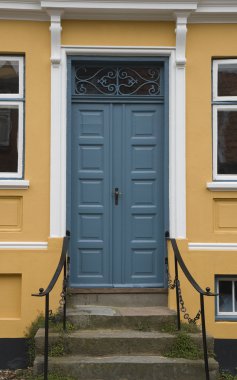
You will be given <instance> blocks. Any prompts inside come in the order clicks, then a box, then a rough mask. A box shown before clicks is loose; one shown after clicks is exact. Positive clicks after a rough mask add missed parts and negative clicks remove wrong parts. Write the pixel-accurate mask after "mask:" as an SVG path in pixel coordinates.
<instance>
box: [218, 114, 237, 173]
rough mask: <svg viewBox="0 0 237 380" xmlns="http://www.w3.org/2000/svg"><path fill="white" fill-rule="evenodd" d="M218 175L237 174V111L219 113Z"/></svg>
mask: <svg viewBox="0 0 237 380" xmlns="http://www.w3.org/2000/svg"><path fill="white" fill-rule="evenodd" d="M218 174H237V110H236V111H227V110H226V111H218Z"/></svg>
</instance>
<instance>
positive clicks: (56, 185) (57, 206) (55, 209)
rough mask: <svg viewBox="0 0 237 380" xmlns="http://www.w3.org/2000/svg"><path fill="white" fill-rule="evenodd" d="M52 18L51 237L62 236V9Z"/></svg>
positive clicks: (49, 11)
mask: <svg viewBox="0 0 237 380" xmlns="http://www.w3.org/2000/svg"><path fill="white" fill-rule="evenodd" d="M48 13H49V15H50V18H51V25H50V32H51V143H50V154H51V156H50V237H51V238H54V237H62V236H63V235H64V234H65V231H63V228H62V207H61V199H62V192H63V188H62V186H63V184H62V178H61V177H62V175H61V167H62V163H61V159H62V157H61V127H62V126H61V30H62V28H61V14H62V11H61V10H57V9H56V10H55V9H54V10H52V11H51V10H48Z"/></svg>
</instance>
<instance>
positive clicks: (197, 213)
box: [170, 24, 237, 339]
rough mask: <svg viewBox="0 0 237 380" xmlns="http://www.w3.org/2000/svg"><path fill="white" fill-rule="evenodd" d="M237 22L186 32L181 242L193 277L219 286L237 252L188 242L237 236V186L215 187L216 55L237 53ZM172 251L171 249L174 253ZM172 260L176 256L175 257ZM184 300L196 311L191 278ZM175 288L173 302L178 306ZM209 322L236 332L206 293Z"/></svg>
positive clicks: (221, 332) (219, 330) (221, 331)
mask: <svg viewBox="0 0 237 380" xmlns="http://www.w3.org/2000/svg"><path fill="white" fill-rule="evenodd" d="M236 36H237V25H234V24H228V25H227V24H211V25H207V24H191V25H188V33H187V71H186V83H187V84H186V90H187V103H186V104H187V107H186V115H187V119H186V120H187V122H186V129H187V132H186V138H187V238H188V240H187V241H183V242H180V243H179V244H180V248H181V251H182V254H183V257H184V259H185V262H186V263H187V265H188V267H189V268H190V271H191V273H192V274H193V276H194V278H196V279H197V281H198V282H199V283H200V285H201V286H202V287H204V288H205V287H206V286H210V287H211V289H212V290H214V288H215V274H216V275H218V274H219V275H225V274H233V275H234V274H236V268H237V256H236V252H233V251H232V252H231V251H228V252H225V251H206V252H205V251H190V250H188V245H187V243H188V242H204V243H206V242H236V241H237V212H236V211H237V208H236V205H237V192H228V191H221V192H219V191H218V192H213V191H209V190H207V188H206V183H207V182H211V181H212V108H211V96H212V73H211V70H212V58H219V57H223V58H229V57H236V48H235V39H236ZM171 257H172V255H171ZM170 260H172V259H171V258H170ZM182 290H183V294H184V300H185V303H186V304H187V306H188V310H190V311H191V315H192V316H193V315H195V314H196V312H197V310H198V307H199V299H198V297H197V296H196V297H194V298H193V292H192V290H191V288H190V286H188V285H187V283H186V281H185V280H183V286H182ZM173 293H174V292H171V295H170V306H171V307H173V308H174V306H175V303H174V294H173ZM205 303H206V307H207V312H206V317H207V328H208V331H209V333H210V334H212V335H213V336H215V337H216V338H226V339H228V338H230V339H233V338H235V339H236V338H237V329H236V323H233V322H226V321H223V322H220V321H218V322H215V303H214V298H206V301H205Z"/></svg>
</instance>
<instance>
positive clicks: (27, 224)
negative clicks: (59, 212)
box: [0, 20, 51, 241]
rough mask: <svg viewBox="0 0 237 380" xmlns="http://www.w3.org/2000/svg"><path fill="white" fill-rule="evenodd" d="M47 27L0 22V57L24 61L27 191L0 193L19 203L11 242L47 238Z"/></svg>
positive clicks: (1, 236) (3, 235)
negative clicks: (19, 213)
mask: <svg viewBox="0 0 237 380" xmlns="http://www.w3.org/2000/svg"><path fill="white" fill-rule="evenodd" d="M49 26H50V24H49V22H32V21H14V20H12V21H8V20H0V35H1V39H0V54H11V55H13V54H21V55H24V58H25V110H24V128H25V149H24V151H25V153H24V155H25V160H24V170H25V179H29V180H30V188H29V189H28V190H0V196H1V197H11V196H15V197H22V200H23V205H24V213H23V215H22V221H21V226H20V230H19V227H17V228H15V227H13V226H12V227H11V239H12V240H15V241H19V240H21V241H47V239H48V236H49V179H50V174H49V168H50V152H49V150H50V68H51V63H50V31H49ZM0 203H1V202H0ZM1 207H3V206H1V205H0V209H1ZM4 207H5V206H4ZM12 207H13V206H12ZM3 211H4V214H1V212H0V215H1V216H0V219H1V218H2V220H1V222H0V225H4V220H5V224H6V225H8V223H10V224H11V225H13V224H14V223H15V221H14V220H13V213H14V212H13V209H11V211H10V214H8V213H7V212H6V211H7V207H5V209H4V210H3ZM15 217H16V216H15ZM9 218H10V221H9ZM0 240H1V241H8V240H9V229H8V228H1V226H0Z"/></svg>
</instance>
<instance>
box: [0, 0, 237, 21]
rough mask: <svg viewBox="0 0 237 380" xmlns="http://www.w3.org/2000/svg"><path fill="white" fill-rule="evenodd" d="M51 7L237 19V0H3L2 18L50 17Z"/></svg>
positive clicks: (88, 13) (107, 14) (109, 14)
mask: <svg viewBox="0 0 237 380" xmlns="http://www.w3.org/2000/svg"><path fill="white" fill-rule="evenodd" d="M49 10H51V11H53V10H55V11H56V10H57V11H58V10H61V11H63V14H62V19H83V20H85V19H92V20H93V19H101V20H102V19H103V20H175V19H176V16H175V14H176V13H177V12H186V13H187V12H188V13H189V14H190V16H189V19H188V22H201V23H202V22H204V23H207V22H221V23H223V22H227V23H228V22H230V23H235V22H237V0H182V1H180V0H172V1H169V0H167V1H164V0H163V1H159V0H150V1H146V0H119V1H114V0H104V1H101V0H89V1H87V0H71V1H60V0H59V1H58V0H50V1H47V0H44V1H40V0H25V1H22V0H8V1H6V0H5V1H1V0H0V19H17V20H19V19H23V20H24V19H25V20H39V21H48V20H49V15H48V12H49Z"/></svg>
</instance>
